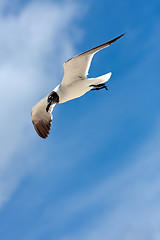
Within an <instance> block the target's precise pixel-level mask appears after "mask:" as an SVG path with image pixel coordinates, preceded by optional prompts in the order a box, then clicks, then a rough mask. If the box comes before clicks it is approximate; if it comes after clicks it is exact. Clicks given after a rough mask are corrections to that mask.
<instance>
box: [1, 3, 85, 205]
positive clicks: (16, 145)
mask: <svg viewBox="0 0 160 240" xmlns="http://www.w3.org/2000/svg"><path fill="white" fill-rule="evenodd" d="M9 4H11V3H9V2H6V1H3V2H1V5H0V9H1V12H0V26H1V27H0V53H1V54H0V79H1V88H0V97H1V101H0V108H1V139H0V144H1V157H0V175H1V179H0V196H1V197H0V206H2V204H3V203H4V202H5V201H6V200H7V199H8V198H9V196H10V194H11V192H12V191H13V190H14V189H15V188H16V186H17V184H18V182H19V179H20V178H21V177H22V176H24V174H25V172H27V169H28V168H29V165H30V164H28V167H27V164H26V163H23V159H21V161H18V156H17V160H16V157H15V156H16V155H18V153H20V152H21V153H22V152H23V150H24V149H25V150H24V151H26V153H27V146H28V147H29V146H31V144H32V141H34V135H32V133H31V129H32V128H31V125H30V124H31V123H30V121H31V120H30V115H31V109H32V105H33V104H35V103H36V101H38V100H39V99H40V98H41V97H43V95H44V92H45V91H46V93H47V92H48V91H49V90H51V89H52V88H53V87H54V84H55V85H56V83H57V82H58V80H59V79H60V78H61V75H62V71H63V68H62V66H61V65H60V64H61V63H62V62H63V61H64V60H66V59H67V57H68V56H69V55H71V54H72V53H73V51H74V47H73V45H74V41H73V38H72V36H73V35H74V34H75V29H74V20H75V19H77V18H78V17H79V14H78V13H79V9H81V6H80V5H79V4H76V3H73V2H71V1H70V2H63V4H62V3H59V4H58V3H52V2H50V1H39V2H38V1H35V2H33V1H32V2H31V3H28V4H26V5H24V6H22V7H21V8H20V10H19V11H18V13H17V12H16V13H15V12H14V11H12V8H11V10H10V11H9V12H8V13H6V12H5V9H6V7H8V6H9ZM57 23H58V24H57ZM77 33H78V30H77V32H76V34H77ZM59 65H60V66H61V74H59V73H58V72H57V71H56V69H57V66H59ZM46 82H47V84H46ZM26 129H28V131H26ZM31 135H32V140H31V138H30V137H31ZM30 141H31V142H30ZM23 164H24V165H25V167H24V166H23ZM15 173H16V174H15Z"/></svg>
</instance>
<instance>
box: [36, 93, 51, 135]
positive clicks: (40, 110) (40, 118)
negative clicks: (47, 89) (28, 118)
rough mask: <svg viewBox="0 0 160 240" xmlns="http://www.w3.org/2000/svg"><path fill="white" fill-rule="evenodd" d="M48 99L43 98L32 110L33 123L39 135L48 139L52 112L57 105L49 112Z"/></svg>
mask: <svg viewBox="0 0 160 240" xmlns="http://www.w3.org/2000/svg"><path fill="white" fill-rule="evenodd" d="M46 106H47V97H45V98H43V99H42V100H41V101H40V102H38V103H37V104H36V105H35V106H34V107H33V108H32V123H33V125H34V128H35V130H36V132H37V133H38V135H39V136H40V137H42V138H46V137H48V134H49V131H50V128H51V122H52V111H53V107H54V106H55V104H53V105H52V106H51V107H50V109H49V111H48V112H47V111H46Z"/></svg>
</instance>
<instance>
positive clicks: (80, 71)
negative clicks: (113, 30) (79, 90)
mask: <svg viewBox="0 0 160 240" xmlns="http://www.w3.org/2000/svg"><path fill="white" fill-rule="evenodd" d="M124 34H125V33H124ZM124 34H122V35H120V36H118V37H116V38H114V39H112V40H110V41H108V42H106V43H103V44H101V45H99V46H97V47H94V48H92V49H90V50H87V51H85V52H83V53H80V54H79V55H76V56H75V57H73V58H71V59H69V60H68V61H66V62H65V63H64V64H63V67H64V77H63V80H62V82H61V85H62V84H63V85H69V84H71V83H72V82H74V81H76V80H78V79H79V78H81V79H85V78H86V77H87V75H88V71H89V68H90V65H91V61H92V58H93V56H94V54H95V53H96V52H98V51H100V50H101V49H103V48H106V47H108V46H110V45H111V44H112V43H114V42H115V41H117V40H118V39H119V38H121V37H122V36H123V35H124Z"/></svg>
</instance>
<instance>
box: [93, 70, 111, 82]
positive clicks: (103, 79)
mask: <svg viewBox="0 0 160 240" xmlns="http://www.w3.org/2000/svg"><path fill="white" fill-rule="evenodd" d="M111 75H112V73H111V72H109V73H107V74H104V75H102V76H99V77H97V78H92V79H91V80H92V81H93V84H101V83H105V82H107V81H108V80H109V79H110V77H111Z"/></svg>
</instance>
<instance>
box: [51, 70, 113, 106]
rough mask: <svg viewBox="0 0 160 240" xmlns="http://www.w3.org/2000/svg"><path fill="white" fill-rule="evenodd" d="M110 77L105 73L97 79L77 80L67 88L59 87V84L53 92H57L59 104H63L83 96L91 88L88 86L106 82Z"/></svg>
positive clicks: (109, 74)
mask: <svg viewBox="0 0 160 240" xmlns="http://www.w3.org/2000/svg"><path fill="white" fill-rule="evenodd" d="M110 77H111V73H107V74H105V75H103V76H100V77H97V78H84V79H82V78H79V79H76V80H75V81H74V82H72V83H70V84H69V85H67V86H65V85H62V86H61V84H59V85H58V86H57V87H56V88H55V89H54V90H53V91H55V92H57V94H58V96H59V103H64V102H67V101H69V100H72V99H75V98H79V97H81V96H83V95H84V94H85V93H87V92H88V91H90V90H91V89H92V88H93V87H90V85H97V84H101V83H104V82H106V81H108V80H109V78H110Z"/></svg>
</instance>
